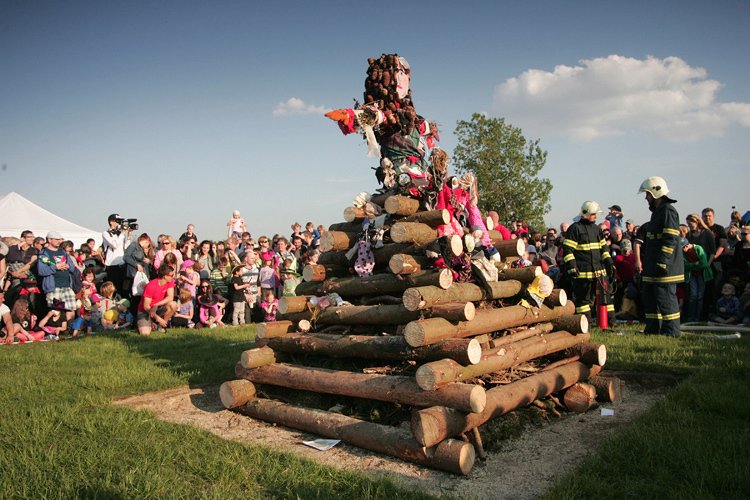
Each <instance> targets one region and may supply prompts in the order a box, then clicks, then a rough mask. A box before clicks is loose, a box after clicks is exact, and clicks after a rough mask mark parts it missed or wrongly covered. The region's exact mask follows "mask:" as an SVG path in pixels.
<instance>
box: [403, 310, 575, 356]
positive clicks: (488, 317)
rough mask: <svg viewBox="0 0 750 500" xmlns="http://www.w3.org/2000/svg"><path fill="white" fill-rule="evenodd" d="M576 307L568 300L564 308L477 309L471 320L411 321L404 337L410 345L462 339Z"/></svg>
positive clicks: (552, 317)
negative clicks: (457, 321)
mask: <svg viewBox="0 0 750 500" xmlns="http://www.w3.org/2000/svg"><path fill="white" fill-rule="evenodd" d="M574 311H575V306H574V305H573V303H572V302H568V303H567V305H565V306H564V307H554V308H549V307H546V306H542V307H541V308H539V309H534V310H532V309H527V308H525V307H523V306H508V307H503V308H501V309H482V310H479V311H477V314H476V316H475V317H474V319H473V320H471V321H461V322H459V323H457V324H455V325H454V324H452V323H450V322H449V321H447V320H444V319H443V318H430V319H422V320H417V321H412V322H411V323H409V324H407V325H406V328H405V329H404V338H405V339H406V342H408V343H409V345H410V346H412V347H419V346H423V345H428V344H433V343H435V342H438V341H440V340H446V339H450V338H464V337H471V336H474V335H481V334H482V333H491V332H496V331H498V330H505V329H507V328H513V327H514V326H521V325H527V324H530V323H539V322H543V321H550V320H552V319H554V318H558V317H560V316H564V315H566V314H572V313H573V312H574Z"/></svg>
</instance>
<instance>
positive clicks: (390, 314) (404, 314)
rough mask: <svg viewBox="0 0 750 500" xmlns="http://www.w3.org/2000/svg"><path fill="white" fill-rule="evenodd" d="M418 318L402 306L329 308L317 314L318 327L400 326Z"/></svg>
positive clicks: (415, 313)
mask: <svg viewBox="0 0 750 500" xmlns="http://www.w3.org/2000/svg"><path fill="white" fill-rule="evenodd" d="M418 318H419V311H407V310H406V309H405V308H404V306H403V305H401V304H399V305H373V306H339V307H329V308H327V309H325V310H323V311H321V312H320V313H319V314H318V317H317V318H316V320H315V322H316V323H317V324H319V325H400V324H404V323H408V322H409V321H413V320H415V319H418Z"/></svg>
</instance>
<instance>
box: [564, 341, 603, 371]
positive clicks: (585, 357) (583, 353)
mask: <svg viewBox="0 0 750 500" xmlns="http://www.w3.org/2000/svg"><path fill="white" fill-rule="evenodd" d="M583 335H588V334H583ZM563 354H564V356H565V357H571V356H580V357H581V362H582V363H586V364H588V365H598V366H604V365H605V364H606V363H607V346H605V345H604V344H599V343H596V342H591V343H589V342H585V343H581V344H578V345H575V346H571V347H570V348H568V349H565V352H564V353H563Z"/></svg>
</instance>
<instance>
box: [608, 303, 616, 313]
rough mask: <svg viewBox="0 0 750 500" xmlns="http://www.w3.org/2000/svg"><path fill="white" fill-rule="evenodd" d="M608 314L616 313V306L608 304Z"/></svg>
mask: <svg viewBox="0 0 750 500" xmlns="http://www.w3.org/2000/svg"><path fill="white" fill-rule="evenodd" d="M607 312H615V305H614V304H607Z"/></svg>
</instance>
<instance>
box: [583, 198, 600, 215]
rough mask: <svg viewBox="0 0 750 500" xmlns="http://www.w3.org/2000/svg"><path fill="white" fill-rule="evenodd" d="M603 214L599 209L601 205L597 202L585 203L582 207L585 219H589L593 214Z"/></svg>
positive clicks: (589, 201)
mask: <svg viewBox="0 0 750 500" xmlns="http://www.w3.org/2000/svg"><path fill="white" fill-rule="evenodd" d="M600 213H602V211H601V209H600V208H599V204H598V203H597V202H595V201H591V200H588V201H584V202H583V205H581V215H582V216H583V217H588V216H589V215H591V214H600Z"/></svg>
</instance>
